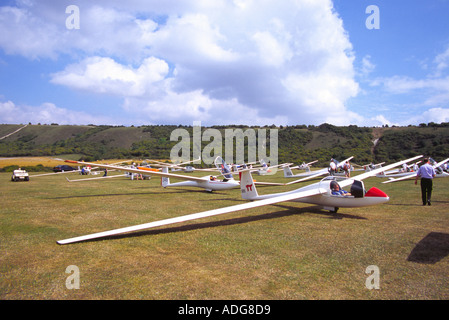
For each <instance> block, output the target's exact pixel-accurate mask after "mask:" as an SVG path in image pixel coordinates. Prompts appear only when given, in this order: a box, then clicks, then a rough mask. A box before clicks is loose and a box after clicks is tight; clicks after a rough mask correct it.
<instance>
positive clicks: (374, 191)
mask: <svg viewBox="0 0 449 320" xmlns="http://www.w3.org/2000/svg"><path fill="white" fill-rule="evenodd" d="M365 197H376V198H387V199H389V198H390V197H389V196H388V195H387V194H386V193H385V192H383V191H382V190H380V189H377V188H376V187H372V188H371V189H369V190H368V192H367V193H365Z"/></svg>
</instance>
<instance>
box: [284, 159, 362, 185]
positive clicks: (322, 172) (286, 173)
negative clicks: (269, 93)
mask: <svg viewBox="0 0 449 320" xmlns="http://www.w3.org/2000/svg"><path fill="white" fill-rule="evenodd" d="M352 158H354V157H349V158H348V159H345V160H343V161H341V162H338V161H337V160H333V162H335V164H336V168H337V169H338V168H340V167H341V166H343V165H344V164H345V163H346V161H349V160H351V159H352ZM327 174H329V168H324V169H321V170H315V171H307V172H305V173H299V174H295V175H294V174H293V173H292V170H291V169H290V167H289V166H286V167H284V177H285V178H301V179H299V180H296V181H293V182H289V184H292V183H296V182H301V181H305V180H310V179H314V178H318V177H320V176H324V175H327Z"/></svg>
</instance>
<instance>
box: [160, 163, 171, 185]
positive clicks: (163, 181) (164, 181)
mask: <svg viewBox="0 0 449 320" xmlns="http://www.w3.org/2000/svg"><path fill="white" fill-rule="evenodd" d="M162 173H168V167H163V168H162ZM169 184H170V178H169V177H161V186H162V187H164V188H165V187H168V185H169Z"/></svg>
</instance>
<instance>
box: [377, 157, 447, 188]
mask: <svg viewBox="0 0 449 320" xmlns="http://www.w3.org/2000/svg"><path fill="white" fill-rule="evenodd" d="M430 161H431V162H432V163H433V164H432V167H433V168H434V169H435V171H436V176H435V178H446V177H449V174H448V173H446V172H444V170H443V169H442V168H440V166H442V165H443V164H445V163H446V162H448V161H449V158H447V159H445V160H443V161H440V162H438V163H437V162H436V161H435V160H433V159H432V158H430ZM415 177H416V172H407V173H406V174H404V175H403V176H401V177H399V178H396V179H395V178H389V179H390V180H387V181H384V182H382V183H390V182H397V181H402V180H407V179H410V178H415Z"/></svg>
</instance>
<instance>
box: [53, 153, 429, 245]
mask: <svg viewBox="0 0 449 320" xmlns="http://www.w3.org/2000/svg"><path fill="white" fill-rule="evenodd" d="M419 157H421V156H417V157H414V158H411V159H408V160H404V161H400V162H397V163H394V164H391V165H388V166H386V167H385V168H380V169H377V170H373V171H370V172H366V173H362V174H360V175H358V176H356V179H357V180H356V179H354V178H353V179H345V180H344V181H341V182H340V187H342V188H344V187H348V186H351V194H352V195H351V196H348V197H345V196H334V195H332V194H331V190H330V188H331V185H332V184H333V182H334V183H335V182H336V181H335V180H333V179H334V178H333V177H327V178H324V179H323V180H322V181H320V182H317V183H314V184H311V185H308V186H305V187H302V188H299V189H296V190H293V191H288V192H283V193H276V194H268V195H261V196H259V195H258V193H257V190H256V187H255V185H254V183H253V180H252V176H251V172H250V170H245V171H243V172H241V180H240V181H241V186H240V189H241V192H242V197H243V198H244V199H248V200H255V201H251V202H247V203H243V204H238V205H234V206H230V207H225V208H220V209H214V210H209V211H204V212H199V213H193V214H189V215H185V216H180V217H174V218H169V219H165V220H160V221H153V222H149V223H144V224H139V225H136V226H130V227H125V228H120V229H115V230H110V231H104V232H98V233H93V234H90V235H85V236H79V237H74V238H69V239H65V240H59V241H57V243H58V244H61V245H64V244H69V243H74V242H80V241H86V240H92V239H97V238H103V237H108V236H114V235H118V234H123V233H128V232H134V231H138V230H145V229H150V228H155V227H160V226H165V225H169V224H174V223H180V222H185V221H190V220H196V219H200V218H205V217H211V216H216V215H220V214H225V213H230V212H235V211H240V210H246V209H251V208H256V207H261V206H266V205H271V204H275V203H280V202H286V201H298V202H305V203H311V204H318V205H321V206H323V207H324V208H326V209H329V210H332V209H333V211H334V212H335V211H336V210H337V209H338V207H364V206H371V205H376V204H380V203H384V202H387V201H388V200H389V197H388V196H387V195H386V194H385V193H384V192H383V191H381V190H379V189H377V188H375V187H373V188H371V189H370V190H368V192H366V193H365V188H364V185H363V182H362V180H363V179H366V178H368V177H371V176H373V175H375V174H376V173H378V172H380V171H381V170H388V169H390V168H394V167H396V166H399V165H401V164H403V163H407V162H409V161H413V160H415V159H417V158H419ZM329 178H331V179H329Z"/></svg>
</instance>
